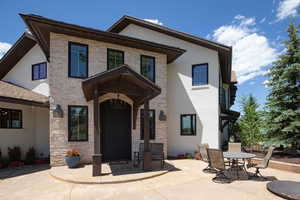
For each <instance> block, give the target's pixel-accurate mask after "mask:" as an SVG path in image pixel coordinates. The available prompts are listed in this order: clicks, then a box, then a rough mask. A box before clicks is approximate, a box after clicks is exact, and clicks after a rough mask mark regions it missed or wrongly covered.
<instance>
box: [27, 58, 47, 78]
mask: <svg viewBox="0 0 300 200" xmlns="http://www.w3.org/2000/svg"><path fill="white" fill-rule="evenodd" d="M40 64H45V65H46V70H45V71H46V73H45V74H46V76H45V77H44V78H40V68H39V78H38V79H34V76H33V68H34V66H36V65H40ZM47 68H48V66H47V62H40V63H36V64H32V65H31V80H32V81H37V80H42V79H47V77H48V70H47Z"/></svg>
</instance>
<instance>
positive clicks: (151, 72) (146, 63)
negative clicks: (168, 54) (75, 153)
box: [141, 55, 155, 82]
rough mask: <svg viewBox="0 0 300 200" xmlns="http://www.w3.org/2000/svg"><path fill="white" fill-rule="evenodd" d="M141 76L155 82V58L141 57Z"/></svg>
mask: <svg viewBox="0 0 300 200" xmlns="http://www.w3.org/2000/svg"><path fill="white" fill-rule="evenodd" d="M141 74H142V75H143V76H145V77H146V78H148V79H150V80H151V81H153V82H155V58H154V57H151V56H144V55H142V56H141Z"/></svg>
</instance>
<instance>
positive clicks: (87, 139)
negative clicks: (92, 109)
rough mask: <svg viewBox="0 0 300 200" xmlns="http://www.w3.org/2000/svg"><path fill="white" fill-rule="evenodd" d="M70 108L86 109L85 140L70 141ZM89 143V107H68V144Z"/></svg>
mask: <svg viewBox="0 0 300 200" xmlns="http://www.w3.org/2000/svg"><path fill="white" fill-rule="evenodd" d="M71 107H80V108H86V111H87V115H86V117H87V119H86V120H87V123H86V130H87V133H86V134H87V137H86V139H80V140H74V139H70V132H71V130H70V124H71V112H70V110H71V109H70V108H71ZM87 141H89V107H88V106H83V105H68V142H87Z"/></svg>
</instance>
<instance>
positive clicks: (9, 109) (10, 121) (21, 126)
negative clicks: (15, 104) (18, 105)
mask: <svg viewBox="0 0 300 200" xmlns="http://www.w3.org/2000/svg"><path fill="white" fill-rule="evenodd" d="M0 109H3V110H7V111H9V112H11V111H18V112H20V113H21V119H20V121H21V122H20V127H18V128H15V127H12V120H11V115H10V119H9V126H10V127H7V128H1V127H0V129H23V112H22V110H19V109H11V108H3V107H1V108H0Z"/></svg>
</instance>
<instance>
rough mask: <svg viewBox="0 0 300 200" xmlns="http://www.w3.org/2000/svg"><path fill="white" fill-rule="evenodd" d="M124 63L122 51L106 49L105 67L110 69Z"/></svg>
mask: <svg viewBox="0 0 300 200" xmlns="http://www.w3.org/2000/svg"><path fill="white" fill-rule="evenodd" d="M123 64H124V52H123V51H118V50H114V49H107V69H108V70H110V69H112V68H115V67H119V66H120V65H123Z"/></svg>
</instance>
